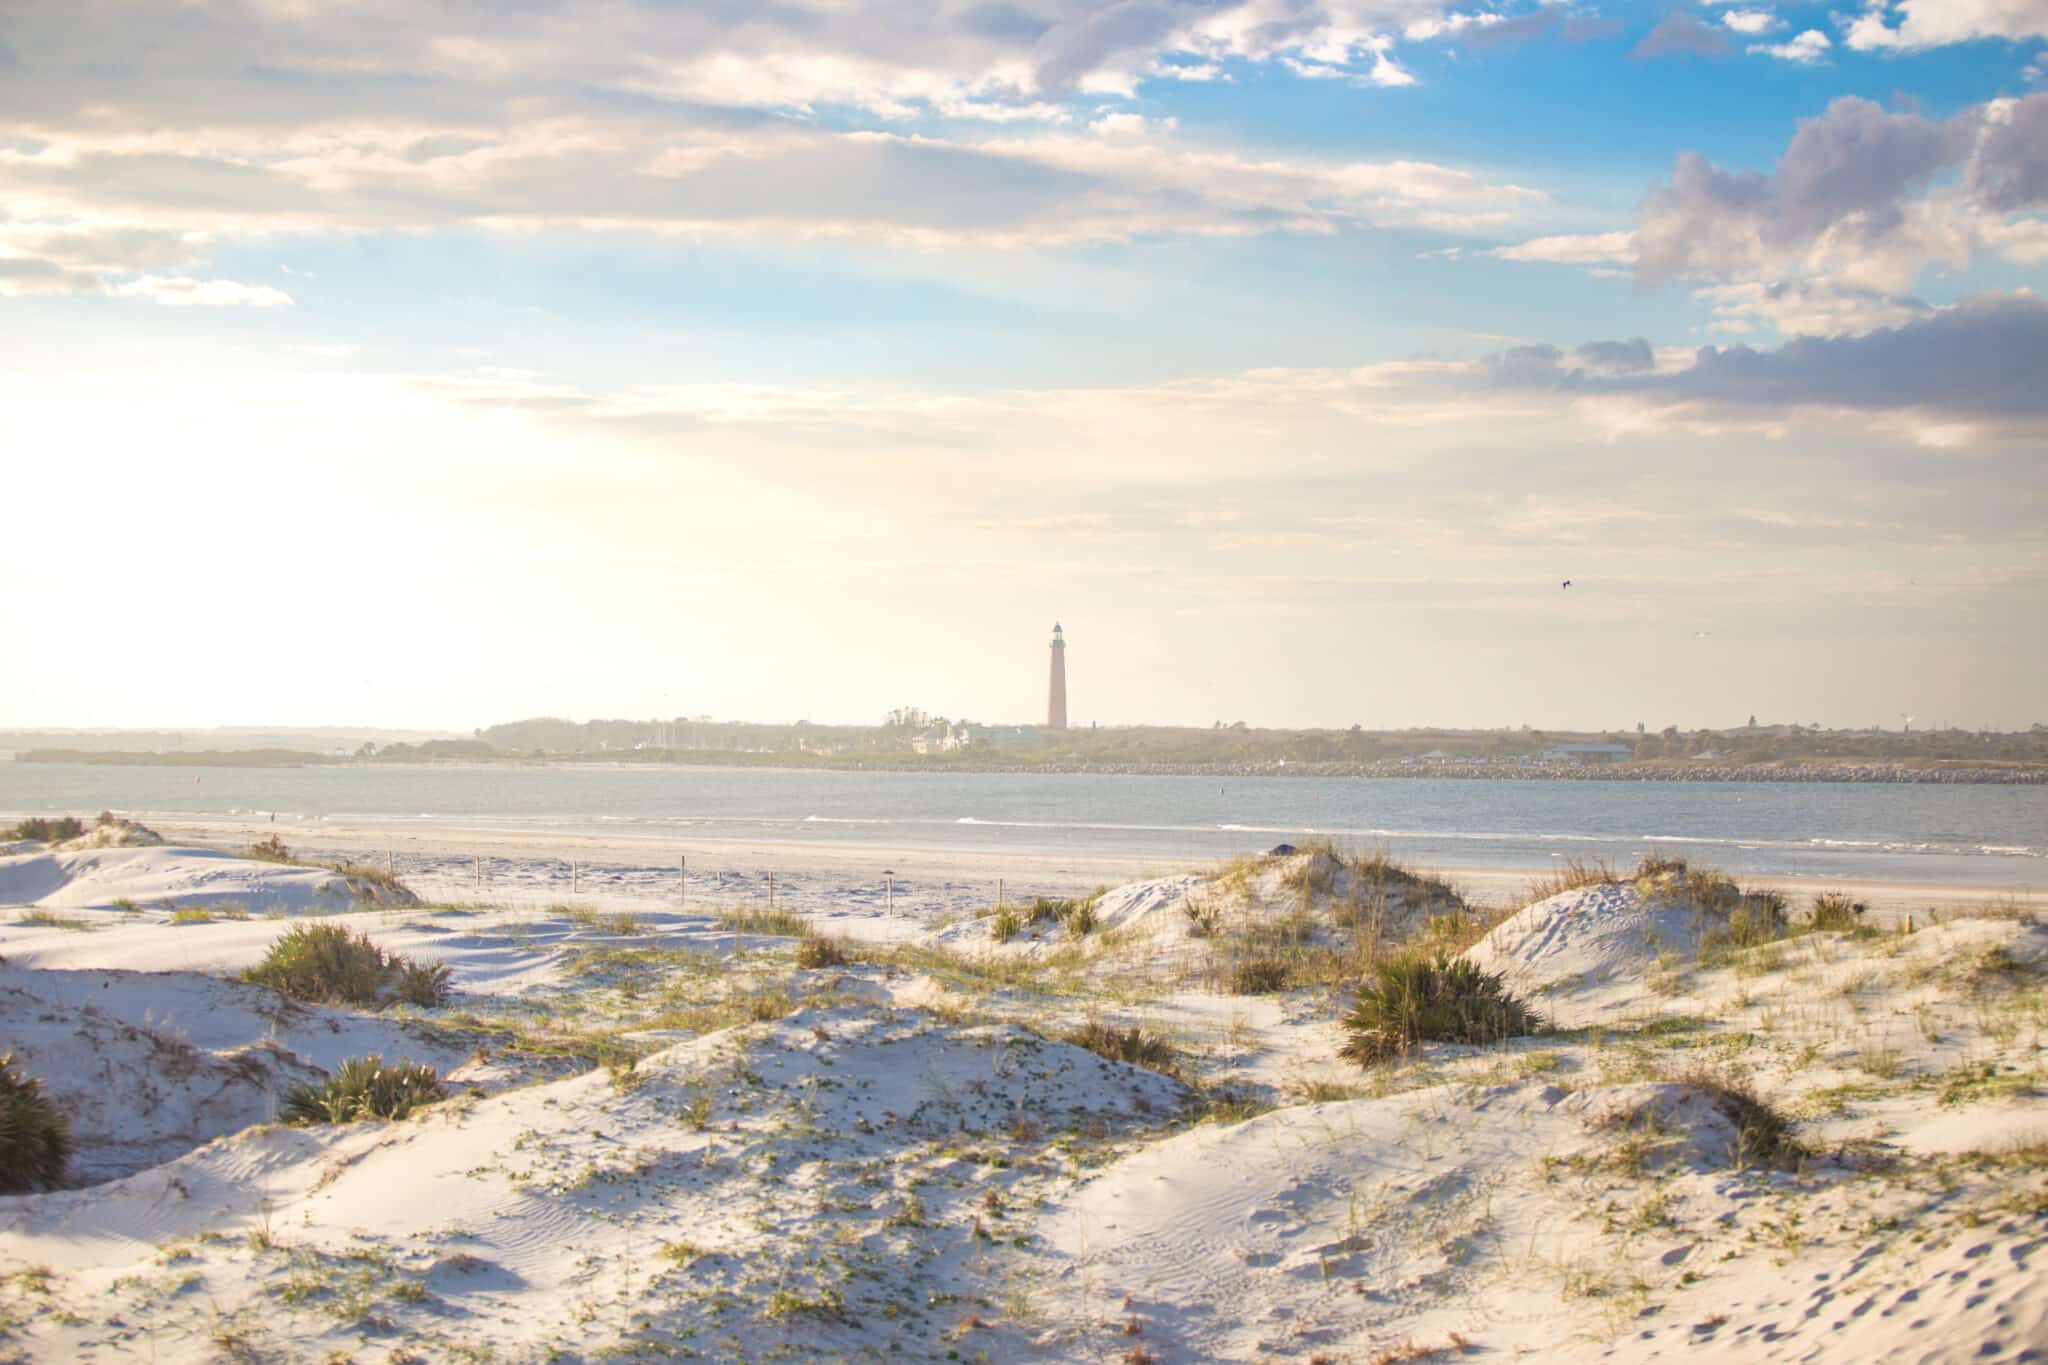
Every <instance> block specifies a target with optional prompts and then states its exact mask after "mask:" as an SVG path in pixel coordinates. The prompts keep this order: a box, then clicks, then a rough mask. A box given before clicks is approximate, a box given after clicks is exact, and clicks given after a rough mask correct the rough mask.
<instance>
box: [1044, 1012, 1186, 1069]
mask: <svg viewBox="0 0 2048 1365" xmlns="http://www.w3.org/2000/svg"><path fill="white" fill-rule="evenodd" d="M1060 1041H1062V1042H1067V1043H1072V1044H1073V1045H1074V1046H1075V1047H1085V1048H1087V1049H1088V1050H1089V1051H1090V1052H1092V1053H1094V1054H1095V1055H1096V1056H1098V1057H1105V1058H1107V1059H1108V1060H1110V1061H1112V1062H1125V1063H1127V1064H1129V1065H1131V1066H1142V1067H1144V1068H1145V1069H1146V1070H1148V1071H1157V1072H1159V1073H1161V1074H1162V1075H1167V1076H1174V1077H1178V1076H1180V1074H1181V1070H1182V1065H1181V1055H1180V1049H1179V1048H1176V1047H1175V1046H1174V1045H1173V1044H1172V1043H1170V1042H1168V1041H1167V1040H1166V1038H1165V1037H1164V1036H1162V1035H1160V1034H1158V1033H1155V1032H1153V1031H1152V1030H1150V1029H1148V1028H1145V1027H1144V1026H1143V1025H1141V1024H1133V1025H1131V1026H1130V1027H1129V1028H1118V1027H1117V1026H1116V1025H1114V1024H1108V1023H1104V1022H1103V1021H1102V1020H1100V1019H1090V1020H1089V1021H1088V1022H1087V1023H1085V1024H1083V1025H1081V1026H1080V1027H1079V1028H1076V1029H1072V1030H1070V1031H1068V1032H1067V1033H1065V1034H1062V1035H1061V1038H1060Z"/></svg>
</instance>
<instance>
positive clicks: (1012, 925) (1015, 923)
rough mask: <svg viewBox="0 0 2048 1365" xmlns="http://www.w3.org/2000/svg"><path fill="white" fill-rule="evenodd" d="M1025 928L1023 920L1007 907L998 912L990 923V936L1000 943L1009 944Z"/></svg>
mask: <svg viewBox="0 0 2048 1365" xmlns="http://www.w3.org/2000/svg"><path fill="white" fill-rule="evenodd" d="M1023 927H1024V921H1023V918H1022V917H1021V916H1019V915H1018V913H1017V912H1016V911H1015V910H1012V909H1011V908H1010V907H1009V906H1007V905H1006V906H1004V907H1003V908H1002V909H1000V910H998V911H996V917H995V918H994V919H993V920H991V921H990V922H989V926H988V935H989V937H990V938H992V939H994V940H995V941H996V942H998V943H1008V942H1009V941H1010V940H1011V939H1013V938H1015V937H1017V931H1018V930H1020V929H1022V928H1023Z"/></svg>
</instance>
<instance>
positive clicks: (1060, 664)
mask: <svg viewBox="0 0 2048 1365" xmlns="http://www.w3.org/2000/svg"><path fill="white" fill-rule="evenodd" d="M1045 728H1046V729H1048V730H1064V729H1066V728H1067V637H1066V636H1065V635H1063V634H1062V633H1061V632H1060V624H1059V622H1057V621H1055V622H1053V624H1052V681H1051V682H1050V683H1049V684H1047V686H1046V689H1045Z"/></svg>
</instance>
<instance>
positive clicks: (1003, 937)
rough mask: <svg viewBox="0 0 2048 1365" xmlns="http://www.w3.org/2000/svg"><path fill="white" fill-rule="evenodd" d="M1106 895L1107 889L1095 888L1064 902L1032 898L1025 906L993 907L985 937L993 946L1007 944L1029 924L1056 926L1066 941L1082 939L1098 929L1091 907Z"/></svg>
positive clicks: (1007, 905) (1004, 905)
mask: <svg viewBox="0 0 2048 1365" xmlns="http://www.w3.org/2000/svg"><path fill="white" fill-rule="evenodd" d="M1107 894H1109V888H1108V887H1106V886H1098V887H1096V888H1095V889H1094V890H1093V891H1091V892H1090V893H1089V894H1087V895H1085V896H1075V897H1072V898H1070V899H1068V900H1052V899H1050V898H1049V897H1045V896H1036V897H1033V898H1032V900H1031V902H1030V904H1028V905H1012V904H1010V903H1009V902H1007V901H1005V902H1003V903H1002V904H1000V905H998V906H996V907H995V911H994V914H993V915H992V916H991V918H990V920H989V927H988V933H989V937H990V938H992V939H994V940H995V941H996V942H997V943H1008V942H1009V941H1010V940H1011V939H1013V938H1015V937H1016V936H1017V935H1018V934H1020V933H1022V932H1024V930H1025V929H1026V928H1027V927H1028V926H1030V925H1034V924H1058V925H1059V926H1060V928H1062V929H1064V930H1065V931H1066V935H1067V937H1068V938H1070V939H1076V940H1078V939H1084V938H1086V937H1088V935H1090V934H1092V933H1094V932H1095V930H1096V929H1097V928H1098V927H1099V925H1100V921H1099V920H1097V919H1096V916H1095V906H1096V903H1097V902H1099V901H1100V900H1101V899H1102V898H1103V897H1104V896H1105V895H1107Z"/></svg>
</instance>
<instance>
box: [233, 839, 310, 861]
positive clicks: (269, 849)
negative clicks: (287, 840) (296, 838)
mask: <svg viewBox="0 0 2048 1365" xmlns="http://www.w3.org/2000/svg"><path fill="white" fill-rule="evenodd" d="M242 856H243V857H244V858H254V859H255V860H256V861H257V862H259V863H295V862H297V861H298V859H297V858H295V857H293V856H292V851H291V850H290V849H288V848H286V847H285V846H284V840H282V839H280V838H278V837H277V836H276V835H275V834H273V835H271V836H270V837H269V838H267V839H261V840H258V841H257V842H256V843H253V844H251V845H249V846H248V847H247V848H245V849H243V850H242Z"/></svg>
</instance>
